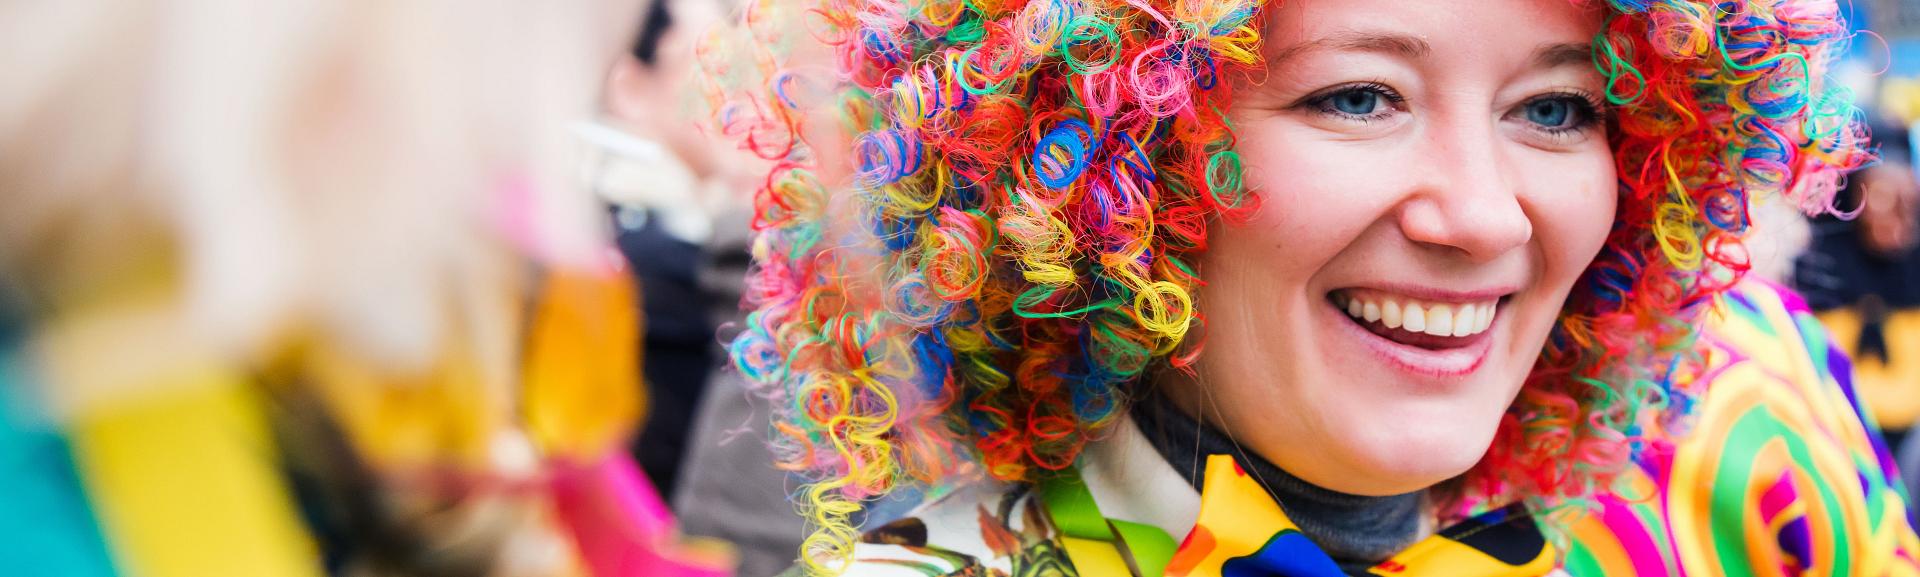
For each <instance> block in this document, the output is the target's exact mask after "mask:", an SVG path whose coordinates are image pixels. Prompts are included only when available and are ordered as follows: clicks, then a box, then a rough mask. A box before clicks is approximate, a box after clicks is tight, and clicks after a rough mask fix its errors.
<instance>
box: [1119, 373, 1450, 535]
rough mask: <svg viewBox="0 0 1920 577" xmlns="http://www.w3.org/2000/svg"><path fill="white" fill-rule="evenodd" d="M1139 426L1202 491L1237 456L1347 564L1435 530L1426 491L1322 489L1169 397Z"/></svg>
mask: <svg viewBox="0 0 1920 577" xmlns="http://www.w3.org/2000/svg"><path fill="white" fill-rule="evenodd" d="M1132 413H1133V419H1134V422H1135V423H1136V424H1137V425H1138V426H1139V427H1140V432H1141V433H1142V434H1143V435H1145V436H1146V438H1147V439H1148V441H1149V442H1150V443H1152V444H1153V447H1154V449H1156V450H1157V451H1159V453H1160V455H1161V456H1162V457H1164V458H1166V459H1167V462H1168V463H1169V464H1171V465H1172V466H1173V468H1174V469H1175V470H1178V471H1181V472H1182V474H1183V476H1185V477H1187V480H1188V482H1189V483H1191V484H1192V485H1193V487H1194V489H1196V490H1203V489H1204V487H1203V486H1202V485H1203V483H1204V482H1205V479H1204V478H1202V477H1201V476H1199V475H1197V474H1193V475H1189V474H1187V472H1189V471H1199V470H1201V467H1200V466H1199V464H1200V463H1202V462H1204V460H1205V459H1206V457H1207V456H1208V455H1216V454H1222V455H1230V456H1232V457H1233V458H1234V459H1235V460H1236V461H1238V462H1239V463H1240V466H1241V467H1244V468H1246V469H1247V470H1248V471H1249V472H1251V473H1253V474H1254V476H1255V478H1256V479H1259V480H1260V482H1261V483H1262V484H1263V485H1264V486H1266V488H1267V491H1268V492H1269V493H1270V494H1271V495H1272V497H1273V499H1274V501H1275V502H1277V503H1279V505H1280V508H1281V510H1283V511H1285V512H1286V513H1287V517H1288V518H1289V519H1291V520H1292V521H1293V523H1294V524H1295V525H1298V526H1299V527H1300V531H1301V532H1302V533H1305V534H1306V535H1307V536H1308V537H1309V538H1311V539H1313V541H1314V543H1316V544H1318V545H1320V547H1321V548H1322V549H1324V550H1326V552H1327V554H1328V555H1331V556H1332V557H1333V558H1334V559H1335V560H1336V561H1339V562H1340V563H1341V564H1342V565H1354V566H1370V565H1373V564H1374V563H1377V562H1379V561H1381V560H1383V559H1386V558H1387V557H1390V556H1392V555H1393V554H1394V553H1398V552H1399V551H1400V550H1401V549H1404V548H1406V547H1407V546H1409V545H1412V544H1413V543H1414V542H1416V541H1418V540H1419V539H1420V538H1421V537H1422V536H1424V534H1425V533H1426V532H1427V530H1428V528H1427V525H1428V524H1427V523H1426V522H1425V521H1426V517H1427V515H1426V508H1427V507H1426V497H1425V494H1426V492H1425V491H1416V492H1412V493H1406V494H1402V495H1390V496H1385V497H1368V496H1362V495H1349V494H1346V493H1341V492H1338V491H1333V490H1329V489H1326V488H1323V487H1319V486H1315V485H1313V484H1311V483H1308V482H1306V481H1303V480H1301V479H1300V478H1298V477H1295V476H1293V475H1291V474H1288V473H1287V472H1286V471H1285V470H1282V469H1280V468H1279V467H1277V466H1274V465H1273V464H1272V463H1270V462H1268V461H1267V460H1266V459H1264V458H1261V457H1260V456H1259V455H1257V454H1254V453H1253V452H1251V451H1247V450H1245V449H1244V448H1243V447H1240V446H1238V445H1237V444H1236V443H1234V441H1233V439H1232V438H1230V437H1229V436H1227V435H1226V434H1223V433H1222V432H1221V431H1220V430H1219V429H1216V428H1214V427H1213V426H1211V425H1207V424H1203V423H1202V422H1200V421H1199V420H1197V419H1194V418H1193V417H1191V416H1189V415H1187V414H1186V413H1184V412H1181V411H1180V410H1179V409H1177V408H1175V407H1174V406H1173V404H1172V403H1170V402H1168V401H1167V399H1164V398H1156V397H1149V398H1145V399H1141V400H1140V402H1138V403H1135V405H1134V408H1133V410H1132Z"/></svg>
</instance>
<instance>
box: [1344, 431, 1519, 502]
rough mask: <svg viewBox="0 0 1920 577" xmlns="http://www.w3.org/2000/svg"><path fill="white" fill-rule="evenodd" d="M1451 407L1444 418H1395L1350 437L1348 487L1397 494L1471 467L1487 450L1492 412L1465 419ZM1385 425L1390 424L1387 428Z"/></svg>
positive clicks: (1362, 491)
mask: <svg viewBox="0 0 1920 577" xmlns="http://www.w3.org/2000/svg"><path fill="white" fill-rule="evenodd" d="M1476 412H1483V411H1464V410H1463V411H1456V412H1454V413H1453V416H1452V418H1448V419H1446V420H1444V421H1433V420H1419V419H1411V420H1410V419H1395V420H1392V421H1391V422H1389V423H1382V424H1381V427H1380V428H1376V429H1374V430H1373V431H1372V432H1371V434H1367V435H1363V436H1355V437H1353V438H1354V439H1355V440H1356V441H1357V442H1356V443H1355V446H1351V447H1348V449H1349V450H1350V451H1351V452H1350V453H1349V455H1351V456H1352V457H1353V458H1352V459H1350V461H1349V466H1350V467H1351V470H1350V472H1349V474H1350V477H1349V479H1351V480H1352V483H1351V485H1352V487H1349V488H1345V489H1341V488H1338V487H1328V488H1330V489H1335V490H1339V491H1342V492H1346V493H1353V494H1358V495H1375V496H1377V495H1398V494H1402V493H1409V492H1413V491H1418V490H1421V489H1425V488H1428V487H1432V486H1434V485H1437V484H1440V483H1441V482H1444V481H1446V480H1448V479H1452V478H1454V477H1458V476H1460V475H1461V474H1464V473H1466V472H1467V471H1469V470H1471V469H1473V467H1474V465H1476V464H1479V462H1480V459H1481V458H1482V457H1484V456H1485V455H1486V453H1487V447H1488V446H1489V445H1490V444H1491V443H1492V442H1493V434H1494V431H1495V429H1496V428H1497V427H1498V422H1499V417H1498V415H1495V416H1493V417H1489V418H1486V419H1481V420H1480V421H1475V422H1470V421H1469V420H1468V419H1467V418H1466V417H1464V416H1462V415H1463V414H1471V413H1476ZM1389 427H1390V428H1389Z"/></svg>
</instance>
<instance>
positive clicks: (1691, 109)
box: [707, 0, 1871, 572]
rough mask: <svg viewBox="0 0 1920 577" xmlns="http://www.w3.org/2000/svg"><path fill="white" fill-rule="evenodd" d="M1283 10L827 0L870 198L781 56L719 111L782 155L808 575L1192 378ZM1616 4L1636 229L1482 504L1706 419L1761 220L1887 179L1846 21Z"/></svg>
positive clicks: (1250, 196) (769, 359)
mask: <svg viewBox="0 0 1920 577" xmlns="http://www.w3.org/2000/svg"><path fill="white" fill-rule="evenodd" d="M1543 1H1566V0H1543ZM1266 3H1267V0H924V1H913V2H907V1H905V0H819V1H818V3H817V4H811V5H809V7H808V8H809V10H808V12H807V13H806V14H805V15H804V17H805V18H806V19H807V21H808V22H809V24H810V26H808V28H809V29H810V32H811V33H812V34H813V35H814V36H816V37H817V38H818V39H819V40H822V41H824V42H825V43H826V44H827V45H829V46H831V47H832V48H833V54H834V55H835V56H836V61H837V65H838V72H839V73H840V75H841V79H842V80H847V81H850V82H848V84H849V86H847V87H845V89H844V90H843V92H842V96H841V98H840V99H839V100H838V101H837V104H838V106H839V107H840V108H841V112H842V113H843V116H844V118H845V119H846V121H847V122H849V123H850V124H851V126H850V130H851V131H852V132H853V133H856V134H858V137H857V140H856V141H855V142H854V144H853V146H852V154H853V157H854V158H853V163H854V164H855V165H856V167H857V174H856V175H855V176H854V178H853V180H854V182H853V183H852V185H851V186H841V185H838V184H834V183H829V182H823V179H822V178H820V177H817V176H816V173H815V170H816V169H818V168H820V167H819V166H816V164H817V163H818V160H817V159H818V158H819V155H817V154H816V153H817V152H819V151H816V150H811V149H809V148H808V145H807V143H806V141H805V140H804V139H803V138H801V137H800V134H801V125H802V122H801V120H802V119H803V118H805V117H806V116H807V114H806V113H805V112H804V111H803V110H802V109H803V108H806V107H807V106H808V105H807V104H805V102H803V101H804V100H806V98H803V97H800V96H797V95H796V94H797V93H799V92H803V90H801V89H800V88H799V87H800V86H803V85H804V84H805V83H804V82H803V81H801V80H799V78H800V77H799V76H797V75H796V74H795V73H794V72H793V71H792V70H790V69H788V68H784V67H783V65H782V64H781V62H780V60H779V58H776V57H775V55H776V54H777V52H776V51H775V50H773V49H767V50H765V51H763V52H762V53H761V56H762V58H761V59H760V60H758V62H757V64H758V66H759V76H758V77H759V78H764V79H765V82H764V83H761V84H759V85H758V90H754V91H750V92H748V93H746V94H736V95H732V97H721V101H722V102H723V104H721V105H720V106H719V107H718V108H717V114H718V120H719V123H720V125H721V126H722V127H723V129H725V130H726V131H728V132H729V134H732V135H734V136H737V137H739V138H741V139H743V141H744V142H745V143H746V145H747V148H749V149H751V150H753V151H755V152H756V153H758V154H760V155H761V156H763V157H765V158H768V159H770V160H773V161H775V162H776V168H775V169H774V170H773V171H772V173H771V174H770V175H769V176H768V178H767V180H766V184H765V186H764V188H762V189H761V190H760V191H759V192H758V194H757V209H758V214H757V216H756V219H755V222H754V226H755V228H756V229H757V230H758V231H759V236H758V239H757V242H756V244H755V246H754V256H755V263H756V268H755V270H754V271H753V273H752V276H751V279H750V287H751V288H750V291H749V292H750V294H749V297H748V298H749V300H750V303H751V304H752V305H753V306H755V307H756V310H754V311H753V312H752V314H751V315H750V316H749V317H748V319H749V320H748V322H747V323H746V325H745V326H744V327H743V330H742V332H741V334H740V335H739V336H738V337H737V338H736V339H734V340H733V342H732V347H733V355H734V360H735V362H736V364H737V365H738V367H739V369H740V370H741V371H742V372H743V373H744V374H745V375H746V376H748V377H749V378H750V379H751V380H753V381H754V382H756V383H758V384H759V386H760V387H761V388H762V390H763V391H764V392H765V393H766V394H768V395H770V396H772V397H773V398H774V399H775V400H776V405H777V408H776V414H775V415H773V417H774V430H775V431H776V435H775V436H776V446H777V447H779V448H780V449H781V453H780V454H781V457H782V459H783V464H784V465H786V466H788V467H789V468H791V469H794V470H798V471H804V472H808V473H809V474H811V475H812V479H813V482H812V483H811V484H810V485H809V486H808V487H807V488H805V489H804V490H803V491H802V494H801V495H800V496H799V497H797V498H796V501H797V502H799V503H800V504H801V506H802V508H803V509H804V510H805V511H806V513H807V514H808V515H809V516H810V517H811V521H812V522H813V523H814V524H815V525H816V527H817V531H816V532H815V533H814V534H813V535H811V536H810V537H809V539H808V541H807V542H806V546H805V551H804V552H803V553H804V555H803V560H804V561H805V562H807V563H808V564H810V565H811V566H812V568H813V569H814V570H816V571H818V572H831V571H832V570H833V569H834V568H835V567H837V566H838V565H839V563H838V560H840V559H844V558H845V555H847V554H848V553H849V552H850V549H851V543H852V541H853V539H854V538H855V537H856V532H855V529H854V528H853V527H852V526H851V524H850V523H849V522H848V519H849V515H850V514H852V513H854V512H855V511H857V510H858V508H859V504H860V502H861V501H862V500H864V499H866V498H870V497H873V496H876V495H880V494H884V493H887V492H888V491H890V490H892V489H893V488H895V487H897V486H900V485H901V484H903V483H909V482H926V481H932V480H936V479H940V478H941V477H943V476H945V475H948V474H952V473H954V472H956V469H958V468H962V467H974V466H978V467H981V468H983V469H984V471H985V472H987V473H988V474H991V475H992V476H993V477H996V478H1000V479H1005V480H1015V481H1024V480H1033V479H1036V478H1039V477H1041V476H1044V475H1046V474H1048V473H1049V472H1052V471H1058V470H1061V469H1063V468H1066V467H1068V466H1070V465H1071V464H1072V463H1073V462H1074V460H1075V458H1076V457H1077V456H1078V455H1079V453H1080V451H1081V449H1082V448H1083V447H1084V446H1085V444H1086V443H1087V442H1088V440H1089V439H1092V438H1097V437H1099V436H1100V435H1101V434H1102V432H1103V431H1105V430H1106V429H1107V428H1109V425H1111V424H1112V423H1113V422H1114V421H1115V417H1116V415H1118V414H1120V413H1121V409H1122V408H1123V407H1124V404H1125V403H1126V401H1127V394H1128V392H1129V390H1130V389H1131V387H1130V385H1131V384H1132V383H1134V382H1136V381H1137V380H1139V379H1140V378H1141V376H1142V375H1143V374H1144V373H1146V372H1148V371H1149V370H1150V369H1152V368H1154V367H1169V368H1171V369H1175V370H1177V369H1180V368H1184V367H1188V366H1190V365H1191V364H1192V362H1193V361H1194V359H1195V358H1196V355H1197V354H1199V352H1200V346H1199V342H1198V340H1199V339H1197V338H1190V337H1189V335H1190V333H1193V331H1194V329H1195V328H1196V327H1197V326H1199V325H1202V324H1203V322H1204V316H1203V315H1202V314H1201V312H1202V308H1201V305H1203V303H1196V302H1195V301H1194V298H1193V295H1194V294H1195V290H1196V288H1197V286H1198V285H1199V284H1200V283H1201V282H1202V281H1201V277H1200V275H1199V274H1198V272H1197V271H1196V270H1195V268H1194V267H1193V266H1192V263H1193V261H1194V257H1195V256H1196V255H1197V254H1198V252H1199V251H1202V250H1204V249H1205V248H1206V246H1207V231H1208V227H1209V226H1210V225H1212V224H1214V223H1216V222H1218V221H1220V220H1221V219H1234V218H1236V217H1243V216H1245V215H1247V214H1249V213H1250V211H1253V210H1256V209H1257V208H1258V206H1259V199H1260V197H1259V196H1258V194H1257V191H1249V190H1246V189H1245V188H1243V185H1242V182H1241V172H1242V160H1241V158H1240V157H1239V156H1238V155H1236V154H1235V152H1234V133H1233V128H1232V126H1231V124H1230V123H1229V122H1228V117H1227V115H1226V110H1227V109H1228V107H1229V102H1230V97H1231V92H1232V87H1233V83H1234V81H1235V80H1236V79H1238V78H1245V77H1246V76H1247V75H1248V73H1249V72H1255V71H1258V70H1259V68H1260V67H1261V66H1262V62H1261V59H1260V51H1259V44H1260V30H1261V29H1262V20H1263V18H1262V16H1261V14H1262V13H1263V12H1264V7H1265V4H1266ZM1608 7H1609V8H1610V9H1611V14H1609V16H1608V18H1607V20H1606V23H1605V25H1604V29H1603V30H1602V31H1601V32H1600V33H1599V34H1597V35H1596V37H1595V38H1594V40H1593V43H1594V48H1595V62H1594V64H1595V66H1596V68H1598V69H1599V71H1600V72H1601V73H1602V74H1603V75H1604V76H1605V77H1606V79H1607V97H1608V100H1609V101H1610V103H1611V106H1612V107H1613V111H1612V114H1610V120H1609V124H1610V126H1609V127H1608V130H1609V138H1610V139H1611V144H1612V147H1613V151H1614V155H1615V158H1616V162H1617V163H1618V167H1619V183H1620V192H1619V210H1618V216H1617V217H1616V221H1615V222H1614V225H1613V228H1612V231H1611V233H1610V235H1609V237H1608V239H1607V241H1606V245H1605V248H1604V249H1603V250H1602V252H1601V254H1600V255H1599V257H1598V258H1597V260H1596V261H1595V262H1594V263H1593V264H1592V265H1591V267H1590V269H1589V270H1588V272H1587V274H1586V275H1585V276H1583V277H1582V279H1581V280H1580V281H1579V284H1578V285H1577V286H1576V287H1575V289H1574V292H1573V295H1572V296H1571V297H1570V298H1569V300H1568V302H1567V303H1566V305H1565V308H1564V310H1563V312H1562V314H1561V317H1560V320H1559V321H1558V323H1557V324H1556V326H1555V328H1554V330H1553V332H1552V333H1551V336H1550V338H1549V340H1548V342H1547V343H1546V345H1545V347H1544V350H1543V351H1542V354H1541V356H1540V360H1539V362H1538V364H1537V365H1536V367H1535V369H1534V371H1533V373H1532V374H1531V376H1530V378H1529V379H1528V381H1527V383H1526V385H1525V387H1524V388H1523V390H1522V392H1521V393H1520V396H1519V398H1518V399H1517V400H1516V401H1515V402H1514V403H1513V405H1512V406H1511V407H1510V409H1509V410H1508V412H1507V414H1506V416H1505V418H1504V421H1503V422H1502V423H1501V427H1500V429H1499V433H1498V435H1497V437H1496V439H1495V442H1494V445H1493V447H1492V448H1491V450H1490V451H1489V453H1488V454H1487V456H1486V457H1485V458H1484V459H1483V461H1482V462H1481V463H1480V464H1479V465H1478V466H1477V467H1476V468H1475V469H1474V470H1473V471H1472V472H1471V473H1469V475H1468V478H1467V480H1466V483H1465V485H1464V487H1465V489H1464V492H1465V493H1466V494H1467V495H1472V496H1478V497H1479V498H1481V499H1497V498H1512V496H1515V495H1529V496H1531V497H1532V498H1535V499H1540V500H1545V501H1549V502H1551V501H1566V500H1568V499H1578V498H1580V497H1583V496H1586V495H1589V494H1591V493H1592V492H1594V491H1595V490H1597V489H1599V490H1604V489H1605V488H1606V487H1607V484H1608V483H1610V482H1611V481H1612V480H1613V479H1614V478H1615V477H1616V476H1617V475H1618V474H1619V473H1621V472H1622V471H1623V470H1624V469H1625V468H1626V467H1627V466H1628V464H1629V463H1630V462H1631V459H1632V458H1633V456H1634V454H1635V452H1636V451H1637V450H1638V448H1639V447H1641V446H1642V445H1643V444H1644V443H1643V440H1644V439H1645V438H1646V435H1647V434H1649V432H1646V431H1643V430H1642V427H1643V426H1646V425H1648V424H1650V423H1653V424H1657V425H1658V426H1659V427H1660V428H1663V429H1675V428H1681V427H1683V426H1684V422H1683V420H1682V419H1681V417H1683V416H1684V415H1685V414H1686V413H1687V412H1688V408H1689V406H1690V405H1691V403H1692V402H1693V400H1694V399H1695V398H1696V397H1697V396H1698V395H1699V394H1700V393H1701V391H1699V390H1695V385H1693V383H1695V382H1697V379H1695V378H1693V377H1694V376H1695V375H1696V374H1697V373H1698V372H1699V367H1700V362H1701V361H1700V358H1699V356H1698V355H1697V354H1696V353H1695V352H1694V351H1693V349H1692V347H1693V344H1694V341H1695V337H1696V336H1697V333H1698V327H1699V326H1700V324H1701V319H1700V317H1701V315H1703V314H1705V313H1706V311H1707V310H1708V309H1709V308H1710V306H1711V303H1712V302H1713V301H1714V300H1715V298H1716V296H1717V295H1719V294H1720V293H1722V292H1724V291H1726V290H1727V289H1728V288H1729V287H1731V286H1732V285H1733V284H1734V283H1735V282H1736V281H1738V279H1739V278H1740V277H1741V276H1742V274H1743V273H1744V272H1745V271H1746V269H1747V255H1746V252H1745V251H1744V249H1743V248H1742V244H1741V238H1742V236H1743V235H1744V234H1745V232H1746V231H1747V228H1748V224H1749V220H1748V216H1747V211H1748V207H1749V206H1750V204H1751V203H1752V202H1753V201H1754V200H1755V199H1758V198H1761V197H1764V196H1766V195H1770V194H1772V195H1784V196H1787V197H1790V198H1792V199H1794V201H1795V202H1797V203H1798V205H1799V206H1800V207H1801V208H1802V209H1803V210H1804V211H1806V212H1821V211H1832V210H1833V209H1832V205H1831V203H1832V198H1833V195H1834V191H1835V190H1836V188H1837V182H1838V180H1839V179H1840V178H1841V177H1842V176H1843V175H1844V174H1845V173H1847V172H1848V171H1850V170H1852V169H1855V168H1858V167H1859V166H1861V165H1862V164H1863V163H1865V162H1867V161H1869V160H1870V159H1871V155H1870V154H1869V153H1868V152H1867V151H1866V150H1864V148H1863V146H1864V143H1865V135H1864V131H1863V129H1862V128H1861V124H1860V122H1859V120H1858V118H1857V117H1858V114H1857V111H1856V110H1855V109H1854V108H1853V106H1852V104H1851V99H1850V96H1849V95H1847V94H1845V93H1843V92H1841V91H1839V90H1838V89H1834V88H1828V87H1826V84H1827V83H1826V82H1825V81H1824V74H1825V70H1826V68H1827V66H1828V64H1829V60H1830V59H1831V58H1833V57H1834V56H1835V55H1836V54H1838V53H1840V52H1841V51H1842V47H1843V45H1844V43H1845V42H1846V40H1847V38H1846V28H1845V26H1844V25H1843V24H1842V23H1841V22H1840V21H1839V17H1838V15H1837V10H1836V7H1835V5H1834V3H1833V2H1832V1H1831V0H1747V1H1737V2H1736V1H1728V2H1687V1H1652V0H1643V1H1632V0H1614V1H1610V2H1608ZM783 8H785V7H782V6H779V5H776V4H774V3H772V2H770V1H766V2H762V3H760V4H756V5H753V6H751V7H749V10H748V14H747V24H748V29H750V30H752V31H753V32H754V33H755V34H756V35H757V36H759V37H760V38H759V40H760V42H761V44H762V45H763V46H774V45H777V44H779V43H780V42H781V40H780V39H779V38H777V37H778V36H779V34H778V29H779V28H780V26H779V24H778V23H779V22H783V21H791V20H792V19H793V18H795V17H798V16H800V15H796V14H781V13H779V12H778V11H779V10H781V9H783ZM707 64H708V69H709V70H708V74H709V75H710V76H712V77H722V76H727V75H728V74H730V73H733V72H737V71H728V70H723V69H722V68H724V65H723V64H721V63H719V60H718V59H710V61H709V62H707ZM1275 73H1283V72H1275ZM734 76H738V74H734ZM829 168H831V167H829Z"/></svg>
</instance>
